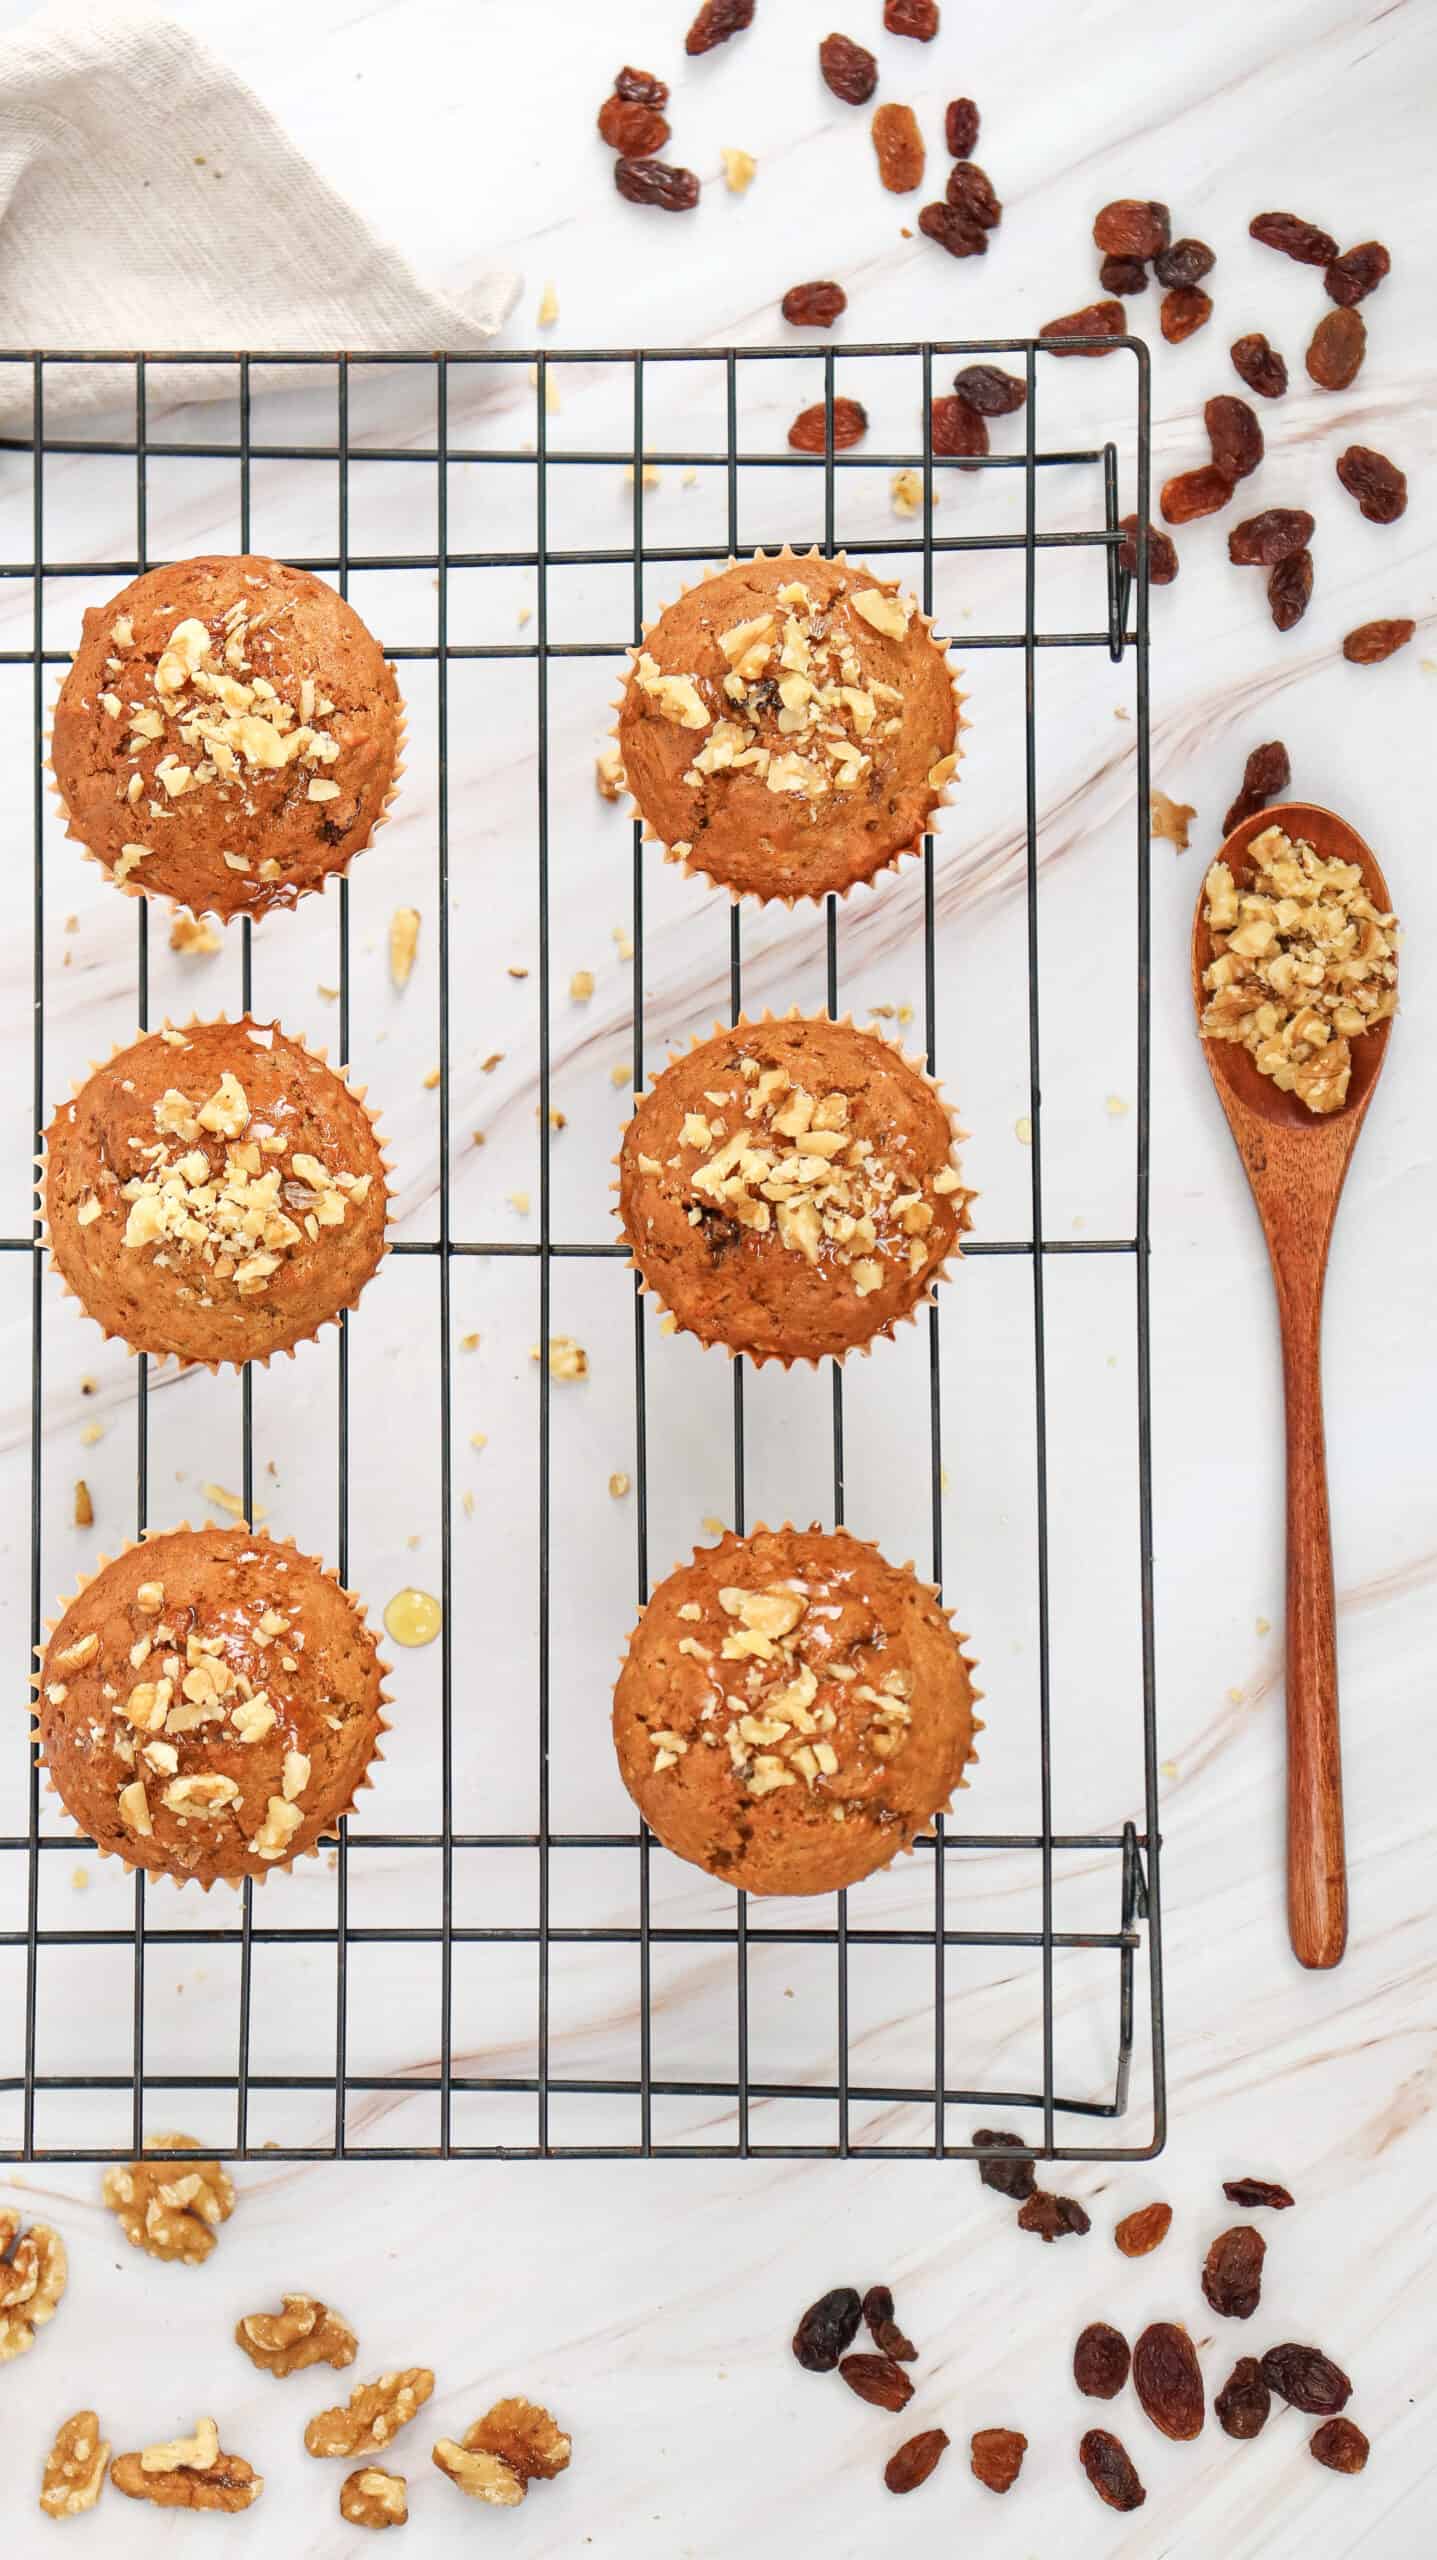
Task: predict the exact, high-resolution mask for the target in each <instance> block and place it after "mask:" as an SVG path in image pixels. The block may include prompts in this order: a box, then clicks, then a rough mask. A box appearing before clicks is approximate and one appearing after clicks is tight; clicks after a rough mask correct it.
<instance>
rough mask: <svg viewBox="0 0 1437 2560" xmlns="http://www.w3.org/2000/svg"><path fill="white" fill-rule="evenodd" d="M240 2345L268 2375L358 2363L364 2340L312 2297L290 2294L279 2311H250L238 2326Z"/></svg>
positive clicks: (309, 2295)
mask: <svg viewBox="0 0 1437 2560" xmlns="http://www.w3.org/2000/svg"><path fill="white" fill-rule="evenodd" d="M235 2344H236V2345H237V2346H240V2347H243V2349H244V2351H245V2354H246V2355H247V2356H248V2357H249V2360H250V2363H251V2364H257V2365H262V2366H263V2368H264V2370H265V2372H266V2373H275V2374H279V2375H281V2376H282V2375H284V2374H287V2373H302V2372H303V2371H304V2368H305V2366H306V2365H311V2364H332V2365H333V2366H335V2368H336V2369H338V2368H340V2367H342V2366H344V2365H347V2364H353V2362H354V2359H355V2356H356V2355H357V2353H358V2351H359V2341H358V2339H357V2338H356V2337H355V2334H354V2331H353V2330H352V2329H351V2327H350V2325H349V2323H348V2321H347V2320H341V2318H340V2316H339V2313H338V2312H337V2311H331V2310H330V2308H329V2306H328V2304H327V2303H324V2302H317V2301H316V2300H315V2298H314V2295H313V2294H310V2293H287V2294H285V2295H284V2296H283V2298H282V2303H281V2308H280V2309H279V2310H278V2311H251V2312H250V2313H249V2315H248V2317H247V2318H245V2319H243V2320H240V2321H237V2322H236V2324H235Z"/></svg>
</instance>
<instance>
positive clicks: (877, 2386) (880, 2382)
mask: <svg viewBox="0 0 1437 2560" xmlns="http://www.w3.org/2000/svg"><path fill="white" fill-rule="evenodd" d="M838 2370H839V2372H840V2373H841V2374H842V2376H843V2379H844V2381H845V2382H846V2383H847V2385H848V2388H849V2390H850V2391H856V2392H857V2394H858V2397H859V2399H860V2400H867V2401H869V2402H871V2404H872V2406H873V2407H874V2408H875V2409H906V2408H907V2406H908V2403H909V2401H910V2400H911V2399H912V2397H913V2385H912V2383H911V2382H910V2381H909V2379H908V2376H907V2374H906V2373H905V2372H904V2370H903V2367H902V2365H901V2364H895V2362H894V2360H893V2358H892V2356H845V2357H844V2358H843V2361H842V2362H841V2364H840V2365H839V2368H838Z"/></svg>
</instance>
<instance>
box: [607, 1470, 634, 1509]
mask: <svg viewBox="0 0 1437 2560" xmlns="http://www.w3.org/2000/svg"><path fill="white" fill-rule="evenodd" d="M628 1490H629V1479H628V1477H627V1476H626V1475H625V1473H624V1471H623V1469H622V1467H619V1468H617V1469H616V1470H615V1472H614V1474H613V1475H611V1476H610V1478H609V1491H610V1493H611V1494H612V1495H613V1497H614V1500H615V1502H622V1501H623V1498H624V1496H625V1494H626V1493H627V1492H628Z"/></svg>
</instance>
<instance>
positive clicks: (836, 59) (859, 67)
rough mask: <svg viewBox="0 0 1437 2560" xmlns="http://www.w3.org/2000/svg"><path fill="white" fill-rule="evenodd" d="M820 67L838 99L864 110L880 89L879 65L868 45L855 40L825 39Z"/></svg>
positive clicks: (821, 50) (833, 37)
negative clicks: (875, 92) (864, 106)
mask: <svg viewBox="0 0 1437 2560" xmlns="http://www.w3.org/2000/svg"><path fill="white" fill-rule="evenodd" d="M818 67H819V70H820V71H821V72H822V73H823V76H824V79H825V80H826V81H827V83H828V86H829V88H830V89H831V90H832V91H833V94H834V96H835V98H842V100H843V102H844V105H845V106H849V107H861V106H863V105H864V104H865V102H866V101H867V100H868V99H869V98H871V97H872V95H873V92H874V90H875V89H876V88H877V86H878V64H877V62H876V60H875V58H874V56H873V55H872V54H871V53H870V52H869V50H868V47H867V45H863V44H855V43H854V41H853V38H852V37H851V36H825V37H824V39H823V42H822V44H821V45H820V46H819V48H818Z"/></svg>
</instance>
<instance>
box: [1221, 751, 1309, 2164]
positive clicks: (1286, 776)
mask: <svg viewBox="0 0 1437 2560" xmlns="http://www.w3.org/2000/svg"><path fill="white" fill-rule="evenodd" d="M1273 755H1277V756H1281V758H1282V778H1281V780H1280V781H1279V782H1275V783H1274V784H1273V785H1272V788H1271V790H1265V791H1264V793H1263V798H1264V799H1268V800H1270V799H1271V797H1272V792H1273V791H1285V790H1286V788H1287V785H1288V783H1289V782H1290V781H1291V779H1292V776H1291V773H1290V771H1289V769H1288V762H1287V749H1286V747H1283V746H1277V745H1274V746H1271V747H1254V748H1253V751H1252V755H1250V756H1249V757H1248V760H1247V763H1248V770H1247V772H1246V773H1245V774H1244V775H1243V777H1242V787H1243V789H1244V791H1246V789H1247V788H1248V785H1249V782H1250V780H1251V778H1252V766H1253V761H1254V758H1256V757H1257V756H1273ZM1229 823H1230V822H1229ZM1223 832H1224V834H1226V832H1227V830H1226V828H1225V829H1224V830H1223ZM1222 2191H1223V2194H1224V2195H1225V2196H1226V2198H1227V2200H1228V2203H1229V2204H1241V2205H1246V2206H1247V2207H1248V2208H1249V2209H1251V2207H1252V2206H1253V2205H1259V2204H1268V2205H1271V2206H1272V2208H1273V2210H1274V2212H1276V2213H1281V2212H1283V2211H1284V2209H1285V2208H1286V2207H1287V2206H1288V2205H1290V2204H1291V2203H1292V2201H1293V2199H1292V2197H1291V2196H1290V2195H1289V2193H1288V2191H1287V2189H1286V2187H1275V2186H1273V2185H1272V2184H1271V2183H1270V2182H1269V2180H1268V2179H1266V2178H1224V2180H1223V2185H1222Z"/></svg>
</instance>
